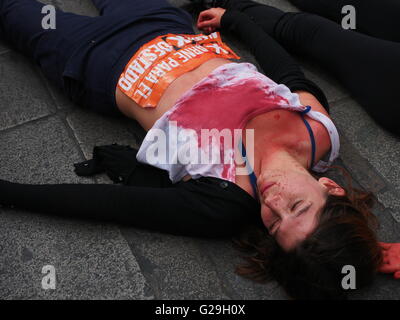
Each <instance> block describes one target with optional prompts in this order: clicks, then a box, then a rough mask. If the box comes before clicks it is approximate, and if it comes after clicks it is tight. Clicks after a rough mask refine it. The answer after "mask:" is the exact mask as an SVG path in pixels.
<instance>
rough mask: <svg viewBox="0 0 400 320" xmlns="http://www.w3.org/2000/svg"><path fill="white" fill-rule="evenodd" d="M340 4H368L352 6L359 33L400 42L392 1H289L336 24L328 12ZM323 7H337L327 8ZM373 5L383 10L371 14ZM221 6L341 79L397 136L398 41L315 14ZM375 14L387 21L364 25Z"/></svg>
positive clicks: (233, 3) (244, 1) (248, 4)
mask: <svg viewBox="0 0 400 320" xmlns="http://www.w3.org/2000/svg"><path fill="white" fill-rule="evenodd" d="M343 2H346V4H347V3H349V4H351V3H353V4H358V3H364V4H371V6H370V7H369V6H368V5H362V6H359V7H357V14H358V16H360V17H365V18H360V19H361V22H362V28H361V29H362V30H366V32H368V33H369V34H373V35H375V36H381V35H387V37H386V38H391V39H399V38H400V37H399V34H400V28H399V27H397V28H396V25H399V20H400V19H398V16H399V14H400V10H399V5H400V3H399V2H397V1H391V0H383V1H368V0H360V1H347V0H346V1H336V0H335V1H333V0H292V3H294V4H296V5H299V7H300V8H304V9H307V10H309V11H312V12H314V13H321V14H323V15H325V16H329V17H332V18H333V19H336V20H339V15H337V14H333V13H337V10H338V8H340V5H341V4H342V3H343ZM328 3H329V4H331V3H336V5H335V6H330V5H328ZM377 6H379V7H383V8H384V9H382V11H381V12H379V11H373V10H374V8H376V7H377ZM225 7H226V8H227V9H228V10H239V11H242V12H243V13H245V14H246V15H249V16H250V17H251V18H252V19H253V20H254V21H255V22H256V23H257V24H258V25H260V26H261V27H262V28H263V29H264V31H265V32H266V33H268V34H269V35H270V36H272V37H273V38H274V39H275V40H277V41H278V42H279V43H280V44H281V45H282V46H283V47H284V48H285V49H286V50H288V51H289V52H290V53H295V54H299V55H301V56H304V57H307V58H309V59H310V60H312V61H314V62H315V63H317V64H319V65H321V66H322V67H323V68H325V70H327V72H329V73H330V74H332V75H333V76H335V77H336V78H337V79H338V80H339V81H340V83H341V84H342V85H343V86H344V87H345V88H346V89H347V90H348V91H349V92H350V93H351V95H352V96H353V97H354V98H355V100H357V101H358V102H359V103H360V104H361V106H362V107H363V108H364V109H365V110H366V111H367V112H368V113H369V114H370V115H371V117H372V118H373V119H374V120H375V121H376V122H377V123H378V124H380V125H381V126H382V127H383V128H385V129H387V130H388V131H389V132H391V133H393V134H395V135H397V136H400V125H399V124H398V118H397V110H398V108H399V107H398V97H397V94H398V91H399V87H400V86H399V80H398V77H399V74H400V43H398V42H394V41H388V40H385V39H379V38H377V37H373V36H370V35H366V34H363V33H361V32H355V31H352V30H344V29H343V28H342V27H341V25H339V24H337V23H336V22H333V21H331V20H329V19H327V18H324V17H321V16H318V15H315V14H310V13H305V12H301V13H293V12H289V13H285V12H283V11H281V10H279V9H276V8H273V7H270V6H266V5H263V4H260V3H257V2H254V1H250V0H229V1H228V2H226V3H225ZM392 11H393V12H396V14H388V15H387V16H383V15H382V12H383V13H386V12H392ZM375 13H376V14H378V13H379V14H380V16H381V18H380V20H385V19H386V20H385V21H386V23H383V24H379V23H378V24H372V25H371V24H369V23H370V22H369V21H370V20H369V19H368V18H367V17H370V16H373V15H374V14H375ZM335 17H336V18H335ZM371 19H372V18H371ZM390 25H393V27H389V26H390ZM382 37H383V36H382ZM265 54H268V52H266V53H265Z"/></svg>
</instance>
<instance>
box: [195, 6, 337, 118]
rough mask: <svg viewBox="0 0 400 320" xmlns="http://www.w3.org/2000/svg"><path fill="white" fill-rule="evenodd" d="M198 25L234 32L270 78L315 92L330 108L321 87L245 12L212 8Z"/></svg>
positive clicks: (313, 93)
mask: <svg viewBox="0 0 400 320" xmlns="http://www.w3.org/2000/svg"><path fill="white" fill-rule="evenodd" d="M197 26H198V28H199V29H203V30H205V31H209V32H211V31H214V30H215V29H216V28H221V29H223V30H227V31H230V32H231V33H233V34H235V35H236V36H237V37H238V38H239V39H240V40H241V41H242V42H243V43H244V44H245V45H246V46H247V47H248V48H249V49H250V50H251V52H252V54H253V55H254V56H255V58H256V60H257V62H258V63H259V64H260V66H261V68H262V69H263V70H264V72H265V73H266V75H268V77H269V78H271V79H272V80H274V81H275V82H277V83H279V84H284V85H286V86H287V87H288V88H289V89H290V90H291V91H292V92H296V91H299V92H308V93H310V94H312V95H313V96H314V97H316V98H317V99H318V101H319V102H320V103H321V104H322V105H323V106H324V108H325V109H326V110H328V111H329V104H328V101H327V99H326V97H325V94H324V93H323V92H322V90H321V89H320V88H319V87H318V86H317V85H316V84H315V83H313V82H312V81H311V80H308V79H306V77H305V76H304V73H303V71H302V70H301V68H300V66H299V64H298V63H297V62H296V61H294V59H293V58H292V57H291V56H290V55H289V53H287V51H286V50H285V49H284V48H283V47H282V46H281V45H280V44H279V43H278V42H277V41H275V40H274V39H273V38H272V37H271V36H269V35H268V34H267V33H265V32H264V31H263V29H262V28H261V27H260V26H259V25H257V24H256V23H255V22H254V21H252V20H251V18H250V17H249V16H247V15H246V14H244V13H242V12H240V11H236V10H225V9H222V8H212V9H209V10H205V11H203V12H201V13H200V15H199V19H198V23H197ZM311 105H312V104H311Z"/></svg>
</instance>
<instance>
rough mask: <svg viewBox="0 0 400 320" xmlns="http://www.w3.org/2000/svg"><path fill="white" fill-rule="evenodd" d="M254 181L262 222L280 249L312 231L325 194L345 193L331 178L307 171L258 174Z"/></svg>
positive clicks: (324, 199)
mask: <svg viewBox="0 0 400 320" xmlns="http://www.w3.org/2000/svg"><path fill="white" fill-rule="evenodd" d="M257 184H258V190H259V197H260V203H261V218H262V221H263V223H264V225H265V226H266V227H267V229H268V231H269V233H270V234H271V235H272V236H273V237H274V238H275V239H276V241H277V242H278V243H279V245H280V246H281V247H282V248H283V249H284V250H290V249H291V248H293V247H295V246H296V245H297V244H298V243H299V242H301V241H303V240H304V239H305V238H306V237H307V236H308V235H309V234H311V233H312V232H313V231H314V229H315V227H316V226H317V222H318V216H319V215H320V214H321V211H322V209H323V208H324V206H325V202H326V199H327V197H328V195H329V194H331V195H336V196H341V195H344V194H345V191H344V190H343V189H342V188H341V187H340V186H339V185H337V184H336V183H335V182H334V181H332V180H331V179H328V178H320V179H319V180H316V179H315V178H314V177H313V176H311V175H310V174H309V173H308V172H304V173H303V172H298V171H289V172H288V171H282V172H274V173H273V174H268V175H267V174H263V173H262V174H261V175H260V176H259V178H258V181H257Z"/></svg>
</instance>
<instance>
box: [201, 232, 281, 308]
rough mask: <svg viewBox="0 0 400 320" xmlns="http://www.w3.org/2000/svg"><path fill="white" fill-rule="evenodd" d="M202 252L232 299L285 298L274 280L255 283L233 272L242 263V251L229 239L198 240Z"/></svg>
mask: <svg viewBox="0 0 400 320" xmlns="http://www.w3.org/2000/svg"><path fill="white" fill-rule="evenodd" d="M198 242H199V244H198V245H199V247H200V251H201V252H202V254H204V255H205V256H208V257H209V259H210V260H211V261H212V263H213V264H214V266H215V269H216V271H217V273H218V276H219V278H220V279H221V282H222V284H223V286H224V288H225V292H227V293H228V294H229V296H230V297H231V298H232V299H239V300H282V299H287V298H288V297H287V295H286V294H285V292H284V291H283V289H282V288H281V287H280V286H279V285H278V284H277V283H276V282H274V281H271V282H268V283H262V284H261V283H257V282H254V281H251V280H248V279H245V278H243V277H241V276H239V275H237V274H236V273H235V268H236V267H237V266H240V265H242V264H243V262H244V260H243V259H242V258H241V255H243V253H241V252H239V251H238V250H237V249H235V248H234V247H233V245H232V242H231V241H230V240H215V239H211V240H210V239H204V240H199V241H198Z"/></svg>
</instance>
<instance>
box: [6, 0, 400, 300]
mask: <svg viewBox="0 0 400 320" xmlns="http://www.w3.org/2000/svg"><path fill="white" fill-rule="evenodd" d="M259 1H260V0H259ZM262 2H264V3H267V4H272V5H276V6H277V7H279V8H282V9H284V10H295V9H294V8H293V7H292V6H291V5H290V4H288V3H287V1H285V0H262ZM46 3H52V4H55V5H57V6H59V7H60V8H62V9H63V10H65V11H71V12H75V13H79V14H85V15H91V16H95V15H97V14H98V13H97V10H96V9H95V7H94V6H93V4H92V3H91V1H90V0H52V1H50V0H47V1H46ZM186 3H187V2H185V0H174V1H173V4H174V5H178V6H181V5H183V4H186ZM224 39H225V40H226V42H228V43H229V44H230V45H232V47H233V48H234V49H236V50H237V51H238V52H239V54H240V55H241V56H242V57H243V58H244V59H246V60H249V61H250V62H253V63H255V61H254V58H253V57H252V56H251V54H250V53H249V52H248V51H246V50H245V48H244V47H243V46H242V45H240V43H238V42H237V41H236V40H235V39H233V38H232V37H225V38H224ZM301 62H302V63H303V65H304V66H305V70H306V73H307V75H308V76H309V77H310V78H311V79H314V80H315V81H316V82H317V83H319V84H320V85H321V86H322V88H323V89H324V91H325V92H326V94H327V96H328V98H329V101H330V103H331V110H332V115H333V118H334V119H335V120H336V123H337V125H338V128H339V131H340V133H341V136H342V154H341V158H340V159H339V161H338V164H340V165H342V166H344V167H345V168H347V169H348V170H350V171H351V173H352V176H353V178H354V179H355V181H356V183H357V184H358V185H360V186H362V187H365V188H368V189H371V188H372V189H373V190H374V191H375V193H376V194H377V196H378V199H379V204H378V205H377V207H376V209H375V213H376V214H377V215H378V217H379V220H380V222H381V228H380V231H379V237H380V239H381V240H382V241H387V242H396V241H397V242H400V224H399V222H400V200H399V199H400V198H399V195H400V186H399V184H398V182H399V181H400V160H399V155H400V144H399V143H398V139H396V138H394V137H392V136H390V135H388V134H387V133H385V132H384V131H383V130H382V129H380V128H379V127H377V126H376V125H375V124H374V122H373V121H372V120H371V119H370V118H369V117H368V116H367V115H366V113H365V112H364V111H363V110H362V108H361V107H360V106H359V105H358V104H357V103H355V102H354V101H353V100H352V99H351V98H350V97H349V94H348V92H346V91H345V90H344V89H343V88H341V86H340V84H338V83H337V82H335V81H334V80H333V79H331V78H330V77H329V76H328V75H326V74H325V73H324V72H323V71H322V70H320V69H319V68H318V67H316V66H313V65H312V63H310V62H309V61H304V60H301ZM142 138H143V131H142V130H141V129H140V127H139V126H138V125H137V124H136V123H135V122H134V121H132V120H128V119H119V120H116V119H109V118H105V117H102V116H99V115H97V114H92V113H88V112H84V111H82V110H80V109H79V108H77V107H76V106H74V105H72V103H70V102H69V101H68V100H67V99H65V98H64V97H63V96H62V95H61V94H60V93H59V92H58V91H57V90H55V89H54V88H53V87H52V85H51V83H49V82H48V81H47V80H46V79H45V78H44V77H43V75H42V73H41V72H40V70H38V68H37V67H36V66H35V65H34V64H33V63H31V62H30V61H28V60H27V59H26V58H24V57H23V56H21V55H20V54H18V53H17V52H15V51H13V50H11V49H10V48H9V47H8V45H7V44H5V43H2V42H1V41H0V178H2V179H8V180H11V181H18V182H26V183H78V182H79V183H110V181H109V180H108V179H107V178H106V177H105V176H100V177H96V179H82V178H78V177H77V176H76V175H75V174H74V172H73V166H72V164H73V163H74V162H78V161H82V160H84V159H85V158H88V157H90V155H91V150H92V148H93V146H94V145H101V144H110V143H113V142H117V143H121V144H131V145H132V146H138V144H140V139H142ZM333 176H335V174H333ZM133 214H134V212H133ZM239 262H240V258H239V257H238V254H237V252H236V251H235V250H234V249H233V248H232V246H231V242H230V240H204V239H196V238H186V237H177V236H171V235H165V234H160V233H157V232H150V231H145V230H139V229H135V228H133V227H121V226H118V225H112V224H101V223H96V222H92V221H78V220H70V219H62V218H57V217H49V216H44V215H38V214H30V213H27V212H22V211H16V210H4V209H2V210H1V209H0V298H2V299H286V298H287V297H286V296H285V294H284V293H283V291H282V289H281V288H279V286H277V284H276V283H270V284H268V285H259V284H254V283H252V282H250V281H248V280H245V279H242V278H240V277H238V276H237V275H235V274H234V272H233V270H234V266H235V265H237V264H238V263H239ZM45 265H53V266H55V268H56V274H57V287H56V290H43V289H42V287H41V281H42V277H43V274H42V273H41V270H42V267H43V266H45ZM352 298H361V299H398V298H400V282H399V281H397V282H396V281H394V280H392V279H391V277H390V276H386V275H380V276H379V277H378V279H377V281H376V283H375V284H374V286H373V287H372V288H370V289H368V290H366V291H363V292H360V293H357V294H353V295H352Z"/></svg>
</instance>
